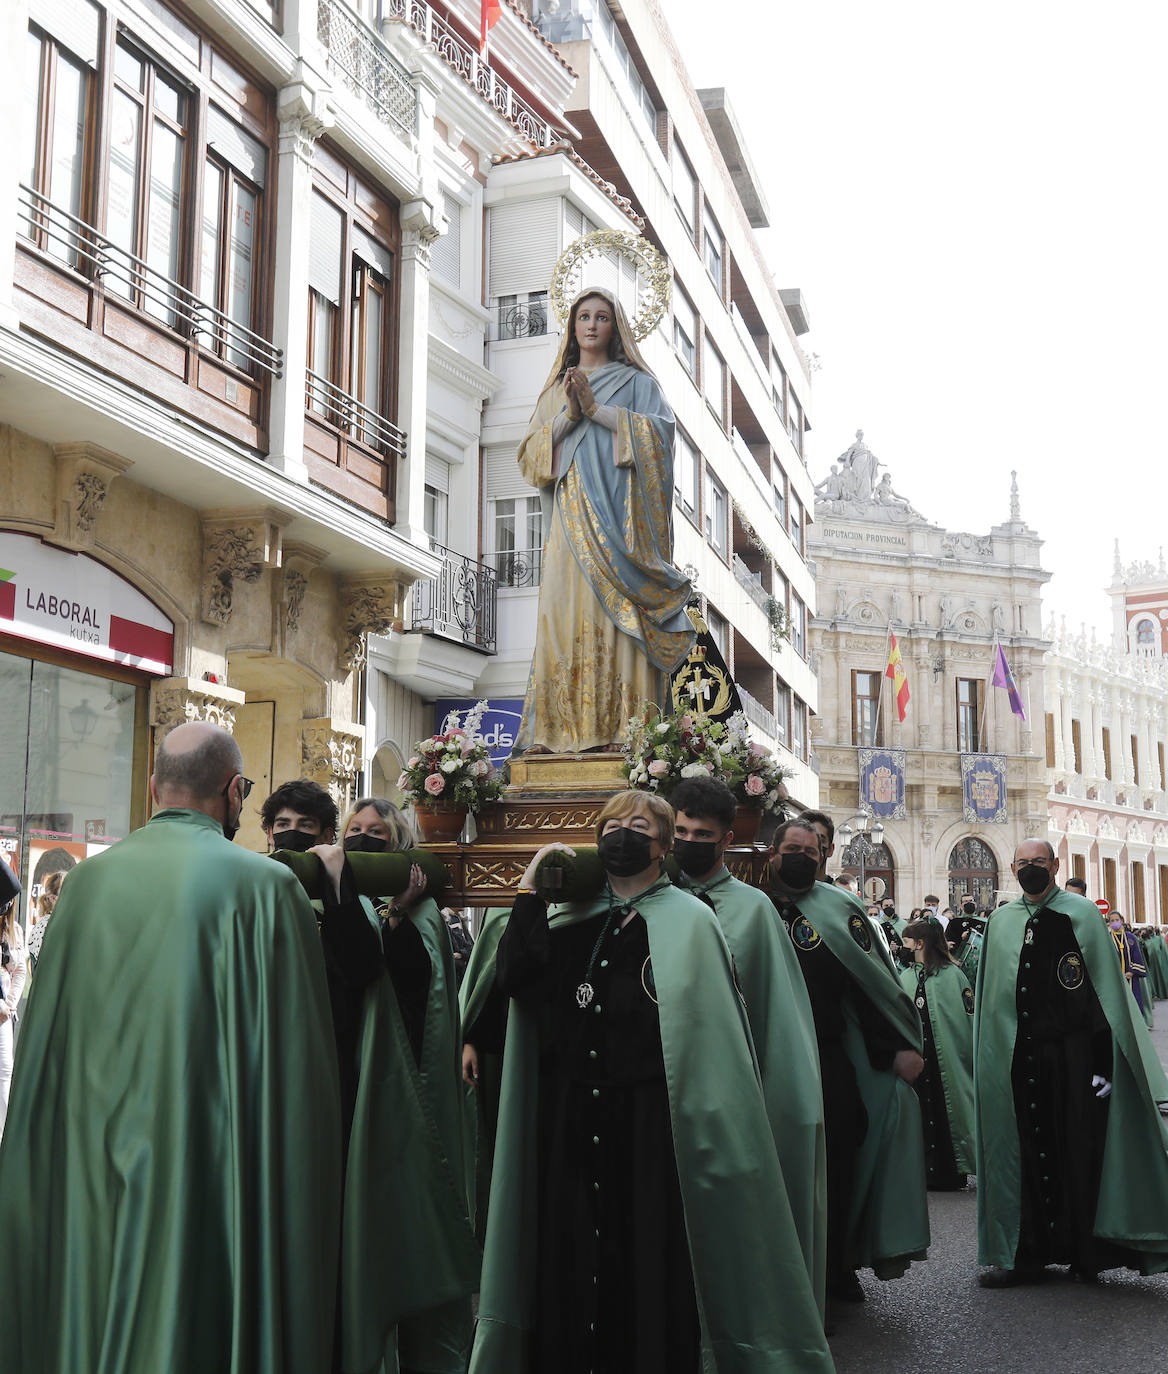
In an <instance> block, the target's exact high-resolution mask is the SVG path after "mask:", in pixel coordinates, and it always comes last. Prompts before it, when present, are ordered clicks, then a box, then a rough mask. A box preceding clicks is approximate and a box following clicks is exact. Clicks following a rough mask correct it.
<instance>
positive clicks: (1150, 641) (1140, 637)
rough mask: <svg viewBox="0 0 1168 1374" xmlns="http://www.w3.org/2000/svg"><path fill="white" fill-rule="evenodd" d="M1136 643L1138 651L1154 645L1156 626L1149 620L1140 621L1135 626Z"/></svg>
mask: <svg viewBox="0 0 1168 1374" xmlns="http://www.w3.org/2000/svg"><path fill="white" fill-rule="evenodd" d="M1136 643H1137V644H1138V645H1139V646H1140V649H1141V650H1143V649H1147V648H1151V647H1152V646H1153V645H1154V644H1155V643H1156V625H1155V622H1154V621H1151V620H1147V619H1144V620H1141V621H1140V622H1139V624H1138V625H1137V626H1136Z"/></svg>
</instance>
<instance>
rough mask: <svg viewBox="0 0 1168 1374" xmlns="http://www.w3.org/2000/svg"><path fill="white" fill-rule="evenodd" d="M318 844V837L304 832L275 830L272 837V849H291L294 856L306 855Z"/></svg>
mask: <svg viewBox="0 0 1168 1374" xmlns="http://www.w3.org/2000/svg"><path fill="white" fill-rule="evenodd" d="M320 843H321V839H320V836H319V835H310V834H308V832H307V831H305V830H277V831H276V832H275V834H273V836H272V848H273V849H291V850H292V851H293V852H294V853H296V854H306V853H307V852H308V851H309V850H310V849H311V848H312V846H313V845H314V844H320Z"/></svg>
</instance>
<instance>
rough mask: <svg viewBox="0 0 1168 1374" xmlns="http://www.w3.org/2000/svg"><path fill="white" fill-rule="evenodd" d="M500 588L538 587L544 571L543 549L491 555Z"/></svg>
mask: <svg viewBox="0 0 1168 1374" xmlns="http://www.w3.org/2000/svg"><path fill="white" fill-rule="evenodd" d="M491 563H492V564H493V565H494V569H495V576H496V577H497V578H498V579H499V586H500V587H538V586H539V579H540V574H541V572H542V571H543V550H542V549H508V550H506V551H505V552H503V553H493V554H491Z"/></svg>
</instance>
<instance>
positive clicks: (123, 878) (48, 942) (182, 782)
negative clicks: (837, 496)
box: [0, 724, 1168, 1374]
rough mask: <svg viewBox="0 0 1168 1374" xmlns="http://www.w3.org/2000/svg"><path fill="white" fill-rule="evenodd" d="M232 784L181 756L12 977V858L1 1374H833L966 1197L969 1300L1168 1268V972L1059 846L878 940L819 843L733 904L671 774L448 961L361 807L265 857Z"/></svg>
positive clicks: (198, 739) (426, 901)
mask: <svg viewBox="0 0 1168 1374" xmlns="http://www.w3.org/2000/svg"><path fill="white" fill-rule="evenodd" d="M242 769H243V760H242V757H241V756H240V753H239V749H238V747H237V745H236V743H235V741H234V740H233V739H232V738H231V736H230V735H227V734H226V733H225V732H223V731H221V730H218V729H217V728H216V727H213V726H210V725H204V724H192V725H189V726H181V727H178V728H177V729H176V730H174V731H173V732H172V733H171V734H170V735H169V736H168V737H167V738H166V740H165V741H164V743H163V745H162V747H161V748H160V749H159V751H158V756H157V760H156V768H155V773H154V776H153V778H152V779H151V788H152V793H153V796H154V799H155V802H156V811H155V814H154V816H153V817H152V819H151V820H150V822H149V823H148V824H147V825H146V826H145V827H143V828H142V829H141V830H139V831H136V832H134V834H133V835H132V836H131V837H130V838H129V839H127V840H125V841H123V842H121V843H119V844H118V845H115V846H112V847H111V848H110V849H109V850H107V851H106V852H105V853H103V854H102V855H101V856H99V857H97V858H95V859H91V860H86V861H85V862H84V863H81V864H79V865H78V866H77V867H76V869H75V870H73V871H70V872H69V873H68V875H67V876H66V877H65V879H64V881H62V879H61V877H60V875H47V876H46V877H45V878H44V880H43V883H42V891H41V892H40V893H39V894H38V913H37V914H38V919H37V922H36V925H35V926H34V928H33V929H34V932H35V934H36V941H37V948H36V950H35V951H34V950H33V949H32V945H33V940H32V938H31V936H30V938H28V939H27V941H26V938H25V934H24V932H23V931H22V930H21V927H20V924H19V922H18V921H17V920H16V897H17V896H18V893H19V888H18V885H17V884H16V883H15V880H14V879H12V878H11V877H10V875H9V873H8V870H7V869H4V868H0V878H5V877H7V878H8V882H9V889H10V890H9V891H8V892H7V893H4V892H0V954H2V956H3V963H2V965H0V1127H3V1126H4V1123H5V1116H6V1117H7V1127H6V1129H5V1130H4V1135H3V1139H2V1141H0V1214H2V1215H3V1216H4V1217H5V1232H6V1239H7V1243H9V1244H10V1245H13V1246H17V1247H19V1248H20V1252H21V1253H22V1254H23V1255H25V1256H26V1257H27V1262H26V1263H24V1264H22V1265H21V1266H20V1268H19V1273H18V1274H16V1275H14V1277H13V1281H12V1282H13V1286H14V1293H13V1305H12V1311H13V1312H14V1313H15V1314H16V1319H15V1320H14V1321H13V1322H11V1323H6V1327H5V1338H4V1348H5V1353H6V1355H8V1356H9V1357H10V1358H11V1359H12V1361H13V1362H14V1367H18V1368H28V1369H37V1370H40V1371H44V1372H45V1374H48V1372H49V1371H61V1374H64V1371H66V1370H69V1371H73V1370H76V1369H92V1370H95V1371H100V1374H106V1371H109V1372H110V1374H129V1371H132V1370H138V1369H145V1368H167V1369H171V1370H176V1371H187V1370H189V1371H191V1374H194V1371H196V1370H197V1371H199V1374H203V1371H205V1370H207V1369H211V1368H221V1367H222V1368H241V1369H242V1368H246V1369H248V1370H249V1371H255V1372H256V1374H325V1371H332V1372H333V1374H336V1372H337V1371H344V1372H345V1374H367V1371H371V1370H375V1369H376V1370H379V1371H380V1370H384V1371H386V1374H466V1371H467V1370H468V1369H469V1370H470V1371H471V1372H472V1374H524V1372H525V1371H527V1372H528V1374H536V1371H545V1370H549V1369H555V1370H557V1371H563V1374H584V1372H585V1371H590V1370H594V1369H604V1370H606V1371H608V1374H633V1372H634V1371H635V1372H636V1374H666V1371H669V1374H673V1371H676V1370H690V1371H693V1374H696V1372H697V1370H698V1369H699V1368H702V1367H707V1368H713V1369H722V1368H725V1369H734V1370H735V1371H739V1370H741V1371H743V1374H751V1372H752V1371H758V1374H762V1371H767V1370H771V1369H776V1368H798V1369H800V1370H807V1371H823V1372H824V1374H829V1372H830V1371H831V1370H832V1369H833V1364H832V1357H831V1352H830V1348H829V1345H828V1342H827V1337H828V1336H829V1335H830V1334H831V1332H832V1331H833V1329H834V1326H835V1323H837V1322H838V1321H839V1320H841V1319H842V1317H843V1316H844V1315H846V1312H847V1309H848V1304H851V1303H856V1302H862V1301H864V1298H865V1288H864V1285H863V1284H862V1283H861V1279H860V1275H861V1273H862V1272H863V1271H871V1273H872V1274H874V1275H875V1277H876V1278H877V1279H879V1280H892V1279H895V1278H896V1277H898V1276H899V1275H901V1274H903V1273H904V1272H905V1271H906V1270H907V1268H908V1267H909V1265H910V1264H912V1263H915V1262H922V1261H925V1260H926V1259H927V1257H928V1248H929V1243H930V1234H929V1216H928V1207H927V1193H928V1191H929V1190H958V1189H964V1188H969V1187H976V1190H977V1217H978V1242H979V1246H978V1248H979V1259H980V1262H981V1264H982V1265H983V1266H984V1268H983V1270H982V1272H981V1273H980V1274H979V1276H978V1277H979V1282H981V1283H982V1284H983V1285H984V1286H986V1287H989V1288H997V1287H1009V1286H1013V1285H1015V1284H1020V1283H1031V1282H1038V1281H1040V1280H1041V1279H1042V1277H1043V1276H1044V1274H1045V1271H1046V1267H1047V1266H1048V1265H1068V1266H1070V1268H1071V1271H1072V1272H1073V1274H1074V1275H1075V1276H1076V1277H1077V1278H1079V1279H1080V1280H1081V1281H1082V1282H1087V1283H1089V1282H1094V1281H1095V1280H1096V1278H1097V1276H1098V1275H1099V1273H1100V1272H1101V1271H1103V1270H1105V1269H1108V1268H1113V1267H1117V1266H1127V1267H1130V1268H1134V1269H1137V1270H1139V1271H1140V1272H1142V1273H1155V1272H1161V1271H1163V1270H1168V1148H1166V1147H1165V1133H1164V1128H1163V1125H1162V1123H1161V1121H1160V1120H1159V1115H1158V1111H1162V1110H1164V1109H1165V1105H1164V1104H1168V1079H1165V1076H1164V1071H1163V1069H1162V1067H1161V1066H1160V1064H1159V1061H1158V1060H1157V1058H1156V1056H1155V1054H1154V1053H1153V1051H1152V1048H1151V1040H1150V1037H1149V1036H1148V1034H1147V1029H1148V1027H1149V1026H1150V1025H1151V1023H1152V1018H1153V1014H1154V1004H1155V1001H1156V1000H1157V999H1161V998H1164V997H1168V947H1166V946H1165V942H1164V939H1163V936H1162V935H1161V934H1160V933H1159V931H1158V930H1155V929H1150V928H1145V929H1140V930H1134V931H1133V930H1132V929H1131V928H1130V926H1129V925H1128V924H1127V922H1125V921H1124V919H1123V918H1122V916H1120V915H1119V914H1118V913H1114V912H1107V913H1106V914H1104V915H1102V916H1101V915H1100V912H1099V911H1098V910H1097V909H1096V907H1095V906H1094V905H1093V904H1092V903H1091V902H1089V901H1088V900H1086V898H1085V896H1084V895H1082V894H1080V893H1077V892H1075V891H1073V890H1072V884H1071V883H1068V884H1067V886H1066V887H1065V888H1063V887H1060V886H1059V884H1058V882H1057V875H1058V860H1057V858H1056V856H1055V854H1054V852H1053V850H1052V849H1051V847H1050V846H1049V845H1048V844H1047V843H1046V842H1045V841H1041V840H1028V841H1025V842H1023V843H1022V844H1021V845H1020V846H1019V847H1018V850H1017V852H1016V854H1015V859H1014V863H1013V864H1012V873H1013V877H1014V879H1015V881H1016V882H1017V884H1018V886H1019V887H1020V889H1021V895H1020V896H1019V897H1017V898H1015V899H1014V900H1012V901H1003V902H1000V903H999V904H998V905H997V906H996V907H991V906H990V905H988V904H987V903H984V902H982V903H980V904H979V903H978V902H977V901H976V900H975V898H974V896H973V895H972V894H970V893H961V894H959V895H958V896H957V900H956V901H955V902H954V903H953V904H952V905H947V906H943V905H942V904H941V900H940V899H939V897H938V896H937V895H936V894H932V893H927V894H926V895H925V896H924V898H923V901H922V903H921V905H920V906H916V907H912V908H910V909H909V911H908V913H907V915H902V914H900V913H899V912H898V910H897V908H896V904H895V902H894V900H893V899H892V898H891V897H890V896H889V897H884V898H877V899H875V900H871V901H868V902H867V903H865V902H864V901H862V900H861V899H860V896H859V894H858V892H857V885H856V880H855V878H854V876H852V875H848V874H843V875H839V876H838V877H836V878H835V879H834V880H833V879H832V878H830V877H829V865H830V864H831V861H832V858H833V855H834V827H833V824H832V821H831V818H830V816H828V815H827V814H826V813H823V812H805V813H803V814H802V815H799V816H797V817H794V818H792V819H789V820H786V821H784V822H783V823H782V824H780V825H779V827H778V829H777V831H776V832H775V835H774V837H773V840H772V842H771V845H770V849H769V855H768V860H769V868H768V870H767V879H766V882H765V883H764V884H763V885H762V886H760V887H755V886H750V885H748V884H745V883H743V882H741V881H739V880H738V879H737V878H736V877H734V876H733V874H732V873H731V872H730V869H729V868H728V866H727V851H728V850H731V849H732V848H733V846H734V829H733V828H734V824H735V817H736V803H735V800H734V797H733V796H732V794H731V793H730V792H729V790H728V789H727V788H726V787H725V786H724V785H723V784H722V783H720V782H716V781H715V780H713V779H710V778H691V779H686V780H683V781H682V782H681V783H680V784H679V785H678V786H677V787H676V788H675V790H674V792H673V793H672V795H671V798H670V800H669V801H666V800H664V799H663V798H661V797H659V796H656V795H654V794H651V793H645V792H640V791H636V790H631V791H626V792H620V793H617V794H616V795H615V796H613V798H612V799H611V800H610V801H609V802H608V804H607V805H606V806H605V807H604V809H603V810H602V811H601V813H600V816H599V819H598V822H597V826H596V832H595V841H596V843H595V850H594V851H591V850H590V851H589V852H588V853H587V854H585V853H583V852H579V851H577V850H574V849H572V848H571V847H570V846H566V845H562V844H554V845H549V846H545V847H544V848H543V849H541V850H540V851H539V852H538V853H536V854H535V855H534V856H533V858H532V860H531V863H530V864H529V866H528V868H527V870H526V872H525V873H524V874H523V877H522V879H521V881H520V884H519V887H518V890H517V892H516V894H515V898H514V905H513V907H512V908H511V909H509V910H499V911H494V912H489V913H487V916H486V919H485V920H484V922H483V924H482V927H481V929H480V931H479V935H478V939H477V940H474V939H472V938H471V935H470V932H469V930H468V928H467V925H466V923H465V922H464V919H463V916H462V915H461V914H460V913H459V912H458V911H456V910H454V909H452V908H449V907H443V908H440V907H439V906H438V905H437V902H436V900H435V899H436V898H437V897H440V896H441V893H440V891H438V888H439V887H440V886H441V878H440V875H441V868H440V867H438V868H436V867H435V864H434V859H433V856H430V855H428V854H426V853H425V852H424V851H423V850H422V849H420V848H419V846H418V844H417V841H416V838H415V836H414V833H413V830H412V828H411V825H410V822H409V819H408V818H407V817H406V816H405V815H403V813H402V812H401V811H400V810H398V808H397V807H395V806H394V805H393V804H392V803H391V802H389V801H388V800H386V799H384V798H379V797H363V798H360V799H358V800H357V801H356V802H355V803H354V804H353V805H352V806H351V807H350V808H349V810H348V811H347V812H346V813H345V814H344V815H343V816H341V815H339V814H338V810H337V807H336V804H335V802H334V801H333V799H332V797H331V796H330V795H329V794H328V792H327V791H325V790H324V789H323V788H321V787H319V786H318V785H317V784H315V783H313V782H310V781H307V780H304V779H298V780H293V781H290V782H287V783H284V784H282V785H281V786H279V787H277V788H276V789H275V790H274V791H273V792H272V793H271V795H270V796H268V797H267V798H266V799H264V801H263V802H262V804H261V805H260V809H259V815H260V820H261V824H262V827H263V830H264V834H265V836H266V839H267V843H268V848H269V852H270V856H271V857H265V856H262V855H253V854H250V853H248V852H246V851H243V850H242V849H240V848H238V847H234V846H232V845H231V844H230V843H229V841H230V840H231V839H232V838H233V837H234V835H235V833H236V831H237V829H238V826H239V822H240V817H241V815H242V812H243V808H244V806H245V804H246V801H247V798H248V795H249V793H250V791H251V783H250V781H249V780H248V779H247V778H246V777H245V776H244V775H243V771H242ZM273 858H274V859H275V860H277V862H273ZM553 872H554V873H555V874H556V875H557V876H556V877H555V881H554V882H553V881H552V879H551V877H549V876H548V874H549V873H553ZM589 875H590V876H589ZM568 878H570V879H571V880H570V881H567V879H568ZM565 883H566V884H567V885H566V886H565ZM573 884H574V886H573ZM995 895H996V894H995ZM50 915H51V916H52V922H51V925H50V922H49V917H50ZM34 970H35V971H34ZM30 973H31V977H30ZM94 988H101V989H102V990H103V992H102V996H101V997H100V998H95V997H94ZM18 1016H19V1017H21V1018H22V1021H21V1033H20V1036H19V1052H18V1054H17V1055H16V1068H15V1074H13V1072H12V1062H13V1055H12V1046H13V1041H14V1037H13V1029H14V1025H15V1024H16V1022H17V1018H18ZM10 1079H11V1092H10V1091H9V1080H10ZM1133 1149H1134V1150H1136V1151H1138V1157H1139V1158H1140V1160H1141V1166H1142V1179H1143V1185H1144V1186H1143V1188H1142V1191H1141V1194H1140V1205H1139V1208H1138V1209H1137V1211H1136V1212H1133V1210H1132V1207H1131V1205H1130V1202H1129V1201H1128V1200H1127V1196H1126V1195H1125V1193H1124V1191H1123V1189H1122V1188H1121V1187H1119V1186H1118V1184H1117V1179H1118V1178H1119V1177H1120V1175H1121V1173H1122V1170H1120V1169H1119V1168H1118V1162H1119V1161H1120V1160H1121V1159H1123V1158H1125V1157H1127V1155H1128V1153H1129V1152H1130V1151H1131V1150H1133ZM49 1216H51V1217H52V1218H53V1225H54V1228H55V1234H56V1235H57V1236H59V1243H57V1244H55V1245H48V1244H45V1243H44V1240H45V1237H44V1235H43V1234H41V1232H42V1231H43V1227H44V1225H45V1224H46V1223H45V1218H46V1217H49ZM78 1265H81V1266H82V1267H81V1268H78V1267H77V1266H78ZM79 1283H80V1284H83V1285H84V1287H85V1290H86V1292H87V1301H86V1302H85V1303H76V1302H73V1301H71V1300H70V1299H69V1294H70V1293H71V1292H74V1291H76V1288H77V1285H78V1284H79ZM779 1293H781V1294H782V1301H781V1302H779V1301H777V1300H776V1294H779ZM306 1295H312V1298H311V1300H307V1301H306ZM476 1295H477V1297H478V1304H477V1312H476V1311H475V1309H474V1306H473V1303H474V1299H475V1296H476ZM115 1313H116V1314H119V1315H118V1320H117V1322H116V1323H115V1324H114V1327H111V1325H110V1321H111V1316H112V1315H113V1314H115ZM22 1314H24V1315H22ZM115 1328H116V1334H113V1335H111V1331H114V1330H115ZM111 1342H112V1345H111ZM225 1352H226V1353H225Z"/></svg>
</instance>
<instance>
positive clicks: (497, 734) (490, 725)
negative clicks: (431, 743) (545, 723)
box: [434, 697, 523, 768]
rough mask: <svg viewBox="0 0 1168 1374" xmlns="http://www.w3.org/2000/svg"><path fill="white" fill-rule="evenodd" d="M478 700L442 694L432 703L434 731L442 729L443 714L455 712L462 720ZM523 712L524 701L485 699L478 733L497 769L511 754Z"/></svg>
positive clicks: (444, 716) (460, 720) (444, 715)
mask: <svg viewBox="0 0 1168 1374" xmlns="http://www.w3.org/2000/svg"><path fill="white" fill-rule="evenodd" d="M476 705H477V703H476V702H475V701H474V700H473V699H470V698H460V697H444V698H443V699H442V700H440V701H436V702H435V703H434V730H435V733H437V732H438V731H439V730H441V729H442V726H443V723H444V722H445V720H446V717H447V716H448V715H449V714H450V713H451V711H457V712H458V719H459V722H460V723H461V722H462V721H464V720H466V717H467V715H468V713H469V712H471V711H473V710H474V708H475V706H476ZM522 715H523V702H522V701H512V700H509V699H508V698H505V697H503V698H495V699H494V700H488V701H487V709H486V710H485V711H484V712H483V723H482V725H480V726H479V734H480V735H481V736H482V738H483V740H484V741H485V742H486V746H487V748H488V750H490V754H491V762H492V763H493V764H494V765H495V767H496V768H502V766H503V765H504V764H505V763H506V762H507V760H508V759H509V758H510V757H511V750H512V749H513V748H514V746H515V739H516V736H517V735H518V734H519V721H520V718H521V717H522Z"/></svg>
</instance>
